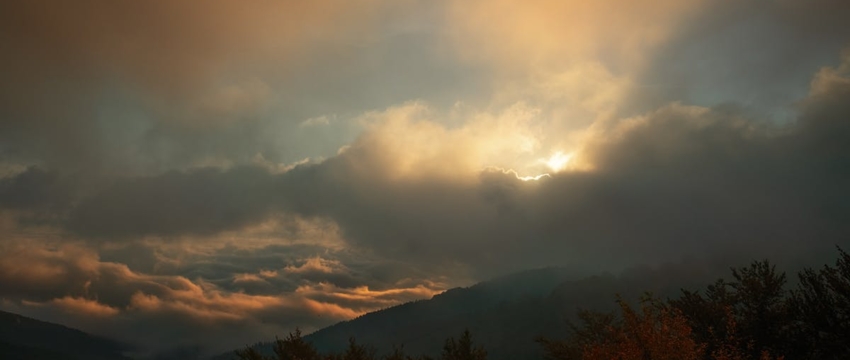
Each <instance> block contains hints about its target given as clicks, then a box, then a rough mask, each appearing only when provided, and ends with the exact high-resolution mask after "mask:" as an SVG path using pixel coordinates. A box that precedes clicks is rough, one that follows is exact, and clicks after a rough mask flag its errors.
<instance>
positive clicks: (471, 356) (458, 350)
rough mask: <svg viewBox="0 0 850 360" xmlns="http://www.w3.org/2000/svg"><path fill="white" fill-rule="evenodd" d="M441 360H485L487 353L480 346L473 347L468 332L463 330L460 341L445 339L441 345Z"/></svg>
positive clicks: (451, 338) (452, 338)
mask: <svg viewBox="0 0 850 360" xmlns="http://www.w3.org/2000/svg"><path fill="white" fill-rule="evenodd" d="M441 359H442V360H486V359H487V351H486V350H484V347H482V346H480V345H479V346H474V345H473V342H472V335H471V334H470V333H469V330H468V329H467V330H464V331H463V334H462V335H461V336H460V339H458V340H455V338H454V337H450V338H448V339H446V343H445V345H443V355H442V357H441Z"/></svg>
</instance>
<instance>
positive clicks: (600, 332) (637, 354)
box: [237, 248, 850, 360]
mask: <svg viewBox="0 0 850 360" xmlns="http://www.w3.org/2000/svg"><path fill="white" fill-rule="evenodd" d="M838 253H839V257H838V259H837V260H836V262H835V264H834V265H833V266H830V265H824V266H823V267H822V268H820V269H812V268H806V269H804V270H802V271H800V272H799V273H797V278H798V280H799V281H798V283H797V285H796V287H795V288H794V289H791V290H786V286H787V283H788V279H787V277H786V274H785V273H784V272H777V271H776V267H775V265H773V264H771V263H770V262H769V261H768V260H763V261H755V262H753V263H752V264H750V265H749V266H746V267H739V268H732V269H731V275H732V278H731V279H730V280H725V279H718V280H717V281H715V282H714V283H713V284H711V285H708V286H707V287H706V288H704V289H701V290H696V291H691V290H686V289H682V290H681V293H680V295H679V296H678V297H676V298H667V299H660V298H657V297H654V296H652V295H651V294H645V295H644V296H643V297H642V298H641V299H640V301H639V303H638V304H637V305H636V306H634V305H632V304H630V303H629V302H628V301H625V300H624V299H622V298H619V297H618V298H617V303H618V304H619V310H617V311H614V312H598V311H587V310H582V311H579V314H578V318H579V321H578V322H574V323H570V328H571V330H572V331H571V334H570V335H569V336H568V337H567V338H566V339H548V338H537V339H536V341H537V342H538V343H539V344H540V345H541V346H542V347H543V349H544V351H545V354H546V357H547V358H549V359H552V360H610V359H617V360H668V359H669V360H780V359H788V360H792V359H804V360H809V359H811V360H815V359H816V360H833V359H850V255H848V253H846V252H845V251H843V250H842V249H840V248H839V249H838ZM274 352H275V355H276V357H274V358H267V357H264V356H263V355H262V354H260V353H259V352H258V351H256V350H255V349H254V348H251V347H246V348H245V349H244V350H240V351H237V355H238V357H239V358H240V359H241V360H433V359H431V358H430V357H428V356H425V355H421V356H418V357H413V356H410V355H407V354H405V352H404V349H403V347H397V348H394V349H393V350H392V351H391V352H390V353H388V354H385V355H383V356H380V357H379V356H378V355H377V351H376V349H375V348H374V347H371V346H369V345H363V344H358V343H357V342H356V340H355V339H354V338H351V339H350V340H349V345H348V348H347V349H346V350H345V351H344V352H343V353H341V354H325V355H320V354H319V352H318V351H317V350H316V349H315V348H314V347H313V346H312V344H310V343H309V342H307V341H305V340H304V339H303V338H302V337H301V332H300V331H299V330H298V329H296V330H295V332H294V333H290V334H289V335H288V336H287V337H286V338H284V339H276V341H275V343H274ZM486 358H487V352H486V350H484V348H483V347H481V346H480V345H479V346H476V345H475V344H474V343H473V340H472V335H471V334H470V332H469V331H468V330H467V331H464V332H463V334H461V335H460V337H458V338H457V339H455V338H454V337H450V338H448V339H447V340H446V341H445V343H444V345H443V349H442V353H441V356H440V358H439V359H440V360H484V359H486Z"/></svg>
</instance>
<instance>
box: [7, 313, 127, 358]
mask: <svg viewBox="0 0 850 360" xmlns="http://www.w3.org/2000/svg"><path fill="white" fill-rule="evenodd" d="M131 350H132V349H131V348H130V347H128V346H127V345H124V344H120V343H118V342H115V341H112V340H108V339H104V338H100V337H96V336H91V335H89V334H86V333H84V332H82V331H79V330H75V329H71V328H68V327H65V326H62V325H57V324H51V323H48V322H43V321H38V320H35V319H30V318H27V317H24V316H20V315H17V314H12V313H7V312H3V311H0V358H2V359H7V360H19V359H20V360H42V359H44V360H48V359H79V360H125V359H130V358H129V357H125V356H124V352H128V351H131Z"/></svg>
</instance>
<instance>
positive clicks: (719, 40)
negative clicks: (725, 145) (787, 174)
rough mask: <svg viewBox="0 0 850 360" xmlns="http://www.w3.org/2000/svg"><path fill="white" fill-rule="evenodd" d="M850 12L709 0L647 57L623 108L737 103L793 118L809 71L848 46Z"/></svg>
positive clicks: (788, 1) (807, 4) (837, 4)
mask: <svg viewBox="0 0 850 360" xmlns="http://www.w3.org/2000/svg"><path fill="white" fill-rule="evenodd" d="M847 13H850V3H848V2H846V1H841V0H816V1H795V0H781V1H771V2H760V1H710V2H707V4H706V7H705V8H704V9H702V10H701V11H697V12H695V13H694V14H691V15H690V16H688V18H687V21H686V22H684V23H683V24H682V26H680V27H679V29H677V31H676V32H675V33H674V35H673V36H672V39H671V40H670V41H668V42H667V43H665V44H664V45H663V46H661V47H660V48H659V49H658V50H657V51H655V52H653V53H652V54H650V56H651V58H650V60H649V62H648V63H649V67H648V68H647V69H646V70H645V71H644V72H643V73H642V74H640V76H639V77H638V78H637V79H636V82H637V85H638V86H637V89H635V91H634V92H632V93H631V94H630V98H629V100H628V101H627V104H626V106H624V108H623V109H622V111H623V112H624V113H626V114H629V115H631V114H633V113H635V112H645V111H649V110H652V109H655V108H657V107H659V106H661V105H663V104H666V103H669V102H670V101H682V102H684V103H687V104H696V105H703V106H715V105H718V104H722V103H727V102H734V103H736V104H738V105H743V106H745V107H747V108H748V109H750V110H751V111H757V112H758V113H760V114H761V115H762V116H765V117H782V118H780V119H774V120H779V121H788V120H792V119H790V118H785V117H788V116H789V115H788V114H789V113H790V112H791V109H790V104H792V103H793V102H794V101H796V100H798V99H799V98H801V97H803V96H805V89H806V85H807V84H808V82H809V80H810V79H811V74H812V73H814V72H816V71H817V70H818V69H819V68H820V67H821V66H823V65H825V64H829V63H831V62H833V59H834V57H835V53H836V49H840V48H842V47H844V46H847V45H848V44H850V26H847V24H846V21H845V20H844V16H843V14H847Z"/></svg>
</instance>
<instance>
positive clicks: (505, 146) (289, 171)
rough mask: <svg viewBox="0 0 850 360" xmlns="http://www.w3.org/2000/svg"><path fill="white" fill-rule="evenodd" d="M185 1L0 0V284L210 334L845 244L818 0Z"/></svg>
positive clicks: (841, 90) (829, 27) (130, 327)
mask: <svg viewBox="0 0 850 360" xmlns="http://www.w3.org/2000/svg"><path fill="white" fill-rule="evenodd" d="M204 5H205V6H203V7H198V6H196V4H191V3H172V2H167V1H159V0H157V1H152V2H149V3H146V4H144V5H127V4H123V5H120V4H114V3H111V2H110V3H107V2H102V1H100V0H87V1H83V2H80V3H75V4H74V5H67V4H66V5H61V4H59V5H57V4H48V3H47V2H41V1H31V2H26V3H21V4H12V3H8V4H6V3H4V4H2V5H0V41H3V43H4V44H7V48H8V49H9V51H7V52H8V53H9V55H8V56H4V57H3V58H0V68H2V69H4V73H8V74H9V75H8V76H7V79H5V80H6V81H3V82H2V84H0V109H2V110H0V232H2V233H3V234H4V235H5V236H4V237H3V239H0V297H2V298H3V300H2V301H0V304H3V305H2V306H4V307H6V308H8V309H11V310H15V311H21V312H24V313H27V314H31V315H34V316H35V315H38V316H43V317H44V318H45V319H48V320H50V319H57V321H63V322H66V323H68V324H71V325H74V326H80V327H82V328H84V329H86V330H91V331H94V332H96V333H101V334H110V335H112V334H117V336H120V337H122V338H125V339H134V340H137V341H140V342H144V343H149V344H157V343H162V344H163V346H172V345H174V346H181V345H187V346H189V345H193V344H197V343H206V344H217V345H219V346H222V347H227V348H229V347H233V346H238V345H244V344H246V343H251V342H254V341H256V340H258V339H261V338H267V336H268V335H271V334H275V333H278V334H279V333H283V332H285V331H288V330H291V329H292V327H294V326H296V325H301V326H302V327H304V328H305V330H308V329H315V328H318V327H320V326H323V325H327V324H329V323H332V322H334V321H337V320H342V319H348V318H351V317H353V316H357V315H360V314H362V313H363V312H366V311H370V310H374V309H378V308H382V307H386V306H391V305H392V304H396V303H399V302H404V301H409V300H414V299H419V298H424V297H428V296H431V295H433V294H434V293H436V292H438V291H441V290H443V289H445V288H449V287H452V286H457V285H467V284H470V283H471V282H473V281H476V280H482V279H485V278H488V277H491V276H494V275H497V274H503V273H508V272H511V271H514V270H521V269H527V268H531V267H539V266H545V265H563V264H569V265H572V267H573V268H580V269H582V270H609V271H611V270H614V271H616V270H617V269H623V268H626V267H630V266H633V265H638V264H645V263H650V264H652V263H657V262H664V261H678V260H680V259H682V258H683V257H688V256H691V257H689V258H711V257H720V258H724V259H729V258H734V257H740V258H741V261H749V260H750V258H752V257H759V258H762V257H770V258H772V259H773V260H775V261H777V262H786V261H787V262H792V263H793V262H799V263H809V262H810V261H809V260H812V259H814V260H812V261H811V262H815V263H817V262H821V260H820V258H819V256H820V255H821V254H827V255H828V256H830V257H831V256H832V255H833V245H835V244H840V245H846V242H847V240H846V239H847V238H848V237H847V235H848V233H850V228H848V225H847V224H848V223H850V222H848V221H847V217H848V214H850V208H848V205H847V201H846V199H848V198H850V193H848V192H847V190H846V189H845V188H846V186H845V185H844V184H846V183H848V182H850V177H849V176H850V175H848V174H850V173H848V170H846V169H850V165H848V164H847V156H846V154H847V153H850V148H848V146H847V144H848V141H847V140H848V137H850V128H848V124H850V123H848V119H850V108H848V106H847V105H846V104H848V103H850V102H848V101H847V99H850V80H848V79H850V74H848V71H850V65H848V64H850V60H848V58H847V57H846V55H845V57H844V58H843V60H842V63H841V64H838V65H836V66H827V67H824V65H828V64H832V63H834V62H835V58H834V57H835V55H836V53H837V52H838V50H839V49H840V48H841V47H842V46H846V44H847V41H850V27H848V26H847V22H846V21H845V19H844V18H843V17H842V15H843V14H845V13H847V11H846V10H847V2H846V1H842V0H816V1H796V0H781V1H771V2H760V1H742V2H741V1H738V2H728V1H720V2H703V1H697V2H677V1H668V0H653V1H648V2H641V3H634V4H630V3H624V2H621V1H600V2H594V3H585V2H577V1H566V2H552V1H538V0H534V1H531V2H527V3H522V4H519V3H509V2H505V1H496V2H492V1H490V2H484V1H477V0H476V1H468V2H462V3H461V2H445V1H438V2H431V1H427V2H426V1H407V2H401V3H396V2H393V3H390V2H373V1H364V2H348V1H346V2H337V1H319V2H311V3H299V2H288V1H274V2H271V1H270V2H260V3H258V4H255V6H252V7H249V8H245V7H241V6H232V5H229V4H227V3H223V2H211V3H208V4H206V3H205V4H204ZM152 23H156V24H158V26H157V27H156V29H153V28H150V26H148V24H152ZM305 119H307V120H305ZM559 159H560V160H562V162H564V163H563V166H548V163H550V162H552V163H554V162H555V161H556V160H559ZM556 168H557V169H556ZM730 261H731V260H730ZM89 315H97V316H89ZM154 330H156V331H154ZM234 333H237V335H235V336H230V337H228V335H226V334H230V335H232V334H234ZM186 334H190V335H186ZM178 338H181V340H180V341H177V340H175V339H178Z"/></svg>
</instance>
